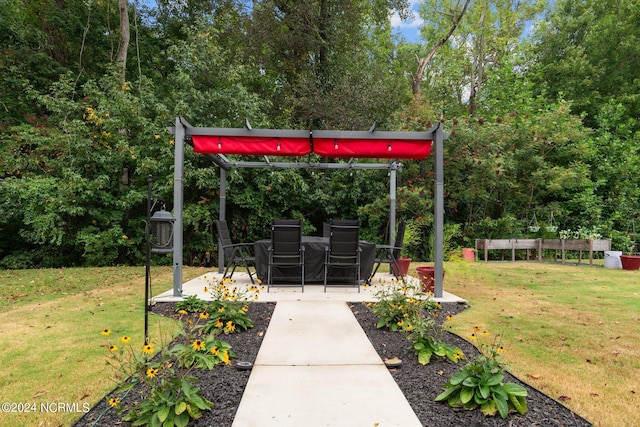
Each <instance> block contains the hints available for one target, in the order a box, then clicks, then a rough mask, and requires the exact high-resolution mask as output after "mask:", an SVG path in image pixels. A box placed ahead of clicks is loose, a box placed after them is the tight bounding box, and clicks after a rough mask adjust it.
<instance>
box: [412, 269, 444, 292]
mask: <svg viewBox="0 0 640 427" xmlns="http://www.w3.org/2000/svg"><path fill="white" fill-rule="evenodd" d="M416 273H418V279H419V280H420V283H422V292H430V293H434V292H435V284H436V272H435V269H434V268H433V267H429V266H420V267H416ZM442 276H443V277H444V270H443V271H442Z"/></svg>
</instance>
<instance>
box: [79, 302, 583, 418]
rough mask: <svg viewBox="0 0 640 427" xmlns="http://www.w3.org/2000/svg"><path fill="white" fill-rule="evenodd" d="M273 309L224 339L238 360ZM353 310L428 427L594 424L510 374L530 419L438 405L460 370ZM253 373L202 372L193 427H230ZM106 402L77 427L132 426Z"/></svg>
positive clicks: (254, 309) (258, 337)
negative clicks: (421, 356) (423, 360)
mask: <svg viewBox="0 0 640 427" xmlns="http://www.w3.org/2000/svg"><path fill="white" fill-rule="evenodd" d="M274 308H275V304H274V303H253V304H251V305H250V309H249V316H250V317H251V319H252V320H253V322H254V324H255V327H254V328H253V329H250V330H249V331H245V332H240V333H235V334H231V335H225V336H223V337H222V339H223V340H225V341H227V342H229V343H230V344H231V345H232V347H233V351H234V352H235V353H236V354H237V355H238V359H236V360H242V361H249V362H253V361H255V358H256V356H257V354H258V350H259V348H260V345H261V343H262V338H263V336H264V333H265V332H266V330H267V326H268V325H269V320H270V319H271V314H272V313H273V309H274ZM465 308H467V306H466V305H465V304H457V303H448V304H443V309H442V311H441V312H440V315H439V319H444V318H445V317H446V316H447V314H449V315H455V314H456V313H459V312H460V311H462V310H464V309H465ZM351 309H352V311H353V313H354V314H355V316H356V318H357V319H358V322H360V325H361V326H362V328H363V329H364V331H365V333H366V334H367V336H368V337H369V340H370V341H371V343H372V344H373V346H374V348H375V349H376V350H377V352H378V354H379V355H380V357H381V358H383V359H384V358H393V357H397V358H399V359H401V360H402V362H403V363H402V366H401V367H400V368H397V369H392V370H391V374H392V375H393V377H394V378H395V380H396V382H397V384H398V386H399V387H400V389H401V390H402V391H403V393H404V394H405V396H406V397H407V400H408V401H409V404H410V405H411V407H412V408H413V410H414V412H415V413H416V415H417V416H418V418H419V419H420V421H421V422H422V424H423V425H424V426H429V427H438V426H443V427H444V426H446V427H449V426H478V427H480V426H513V427H518V426H527V427H530V426H545V427H546V426H566V427H583V426H585V427H586V426H590V425H591V423H589V422H588V421H586V420H585V419H583V418H582V417H580V416H578V415H577V414H575V413H573V412H572V411H571V410H569V409H568V408H566V407H565V406H563V405H562V404H561V403H559V402H557V401H556V400H554V399H552V398H550V397H549V396H546V395H545V394H543V393H541V392H540V391H538V390H536V389H534V388H532V387H530V386H529V385H527V384H525V383H523V382H521V381H520V380H519V379H517V378H515V377H513V376H511V375H510V374H506V375H505V382H515V383H518V384H521V385H523V386H524V387H525V388H526V389H527V391H528V393H529V395H528V397H527V405H528V407H529V412H528V413H527V414H526V415H520V414H517V413H516V414H511V415H510V416H509V417H508V418H507V419H506V420H503V419H502V418H500V417H499V416H497V417H486V416H484V415H483V414H482V413H481V412H480V411H478V410H475V411H466V410H462V409H454V408H451V407H449V406H448V405H446V404H444V403H437V402H434V401H433V400H434V398H435V397H436V396H437V395H438V394H440V392H441V391H442V384H444V383H445V382H446V381H447V379H448V378H449V377H450V376H451V375H453V374H454V373H455V372H457V371H458V370H459V369H460V367H461V365H456V364H454V363H452V362H449V361H447V360H437V359H435V358H433V359H432V361H431V363H429V364H428V365H421V364H419V363H418V361H417V357H416V355H415V353H414V352H413V351H412V350H409V348H408V347H409V342H408V341H407V339H406V338H405V337H404V336H403V335H402V334H401V333H398V332H389V331H386V330H381V329H377V328H376V327H375V324H376V322H377V319H376V318H375V316H374V315H373V314H372V313H371V312H370V311H369V310H368V309H367V308H366V307H365V306H364V305H362V304H360V303H355V304H351ZM152 312H154V313H156V314H160V315H165V316H176V314H175V312H174V304H172V303H159V304H156V305H155V306H154V307H153V309H152ZM444 340H445V341H446V342H448V343H449V344H452V345H455V346H458V347H460V348H461V349H462V351H463V352H464V353H465V355H471V354H474V353H476V354H477V350H476V349H475V347H474V346H473V345H471V344H470V343H468V342H467V341H465V340H463V339H461V338H460V337H458V336H456V335H454V334H451V333H449V332H445V336H444ZM461 363H463V362H461ZM249 374H250V371H241V370H237V369H235V368H234V367H233V366H217V367H216V368H215V369H214V370H213V371H201V372H199V373H198V374H197V375H196V376H197V377H198V378H199V380H200V382H199V383H198V384H197V385H198V386H199V387H200V389H201V390H202V395H203V396H204V397H205V398H207V399H209V400H210V401H212V402H213V410H211V411H205V412H204V413H203V415H202V417H201V418H199V419H198V420H194V421H192V422H191V423H189V425H191V426H216V427H227V426H228V427H230V426H231V424H232V423H233V418H234V416H235V413H236V410H237V408H238V404H239V403H240V399H241V397H242V393H243V392H244V388H245V386H246V384H247V381H248V380H249ZM372 392H374V391H372ZM134 395H135V393H134ZM106 400H107V399H102V400H101V401H100V402H99V403H98V404H97V405H96V406H95V407H94V408H93V409H92V410H91V411H90V412H88V413H86V414H85V415H84V416H83V417H82V418H81V419H80V420H79V421H78V422H77V423H76V424H75V426H76V427H85V426H87V427H88V426H104V427H106V426H109V427H110V426H114V425H122V426H127V425H129V423H125V422H122V421H121V420H120V418H119V417H118V415H117V414H116V412H115V410H113V409H110V408H109V407H108V405H107V403H106Z"/></svg>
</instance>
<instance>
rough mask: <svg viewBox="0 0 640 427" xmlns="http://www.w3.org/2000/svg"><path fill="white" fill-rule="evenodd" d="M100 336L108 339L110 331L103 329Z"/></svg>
mask: <svg viewBox="0 0 640 427" xmlns="http://www.w3.org/2000/svg"><path fill="white" fill-rule="evenodd" d="M100 335H102V336H105V337H108V336H109V335H111V329H105V330H103V331H101V332H100Z"/></svg>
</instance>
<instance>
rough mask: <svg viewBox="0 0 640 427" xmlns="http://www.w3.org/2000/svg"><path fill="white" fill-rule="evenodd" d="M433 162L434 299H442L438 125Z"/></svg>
mask: <svg viewBox="0 0 640 427" xmlns="http://www.w3.org/2000/svg"><path fill="white" fill-rule="evenodd" d="M433 145H434V162H435V170H434V172H435V184H434V186H435V188H434V197H435V207H434V226H435V236H434V246H435V247H434V274H435V276H436V277H435V289H434V291H435V297H436V298H442V293H443V291H444V285H443V271H444V261H443V259H444V258H443V245H444V153H443V150H444V132H443V130H442V125H441V124H439V125H438V128H437V129H436V131H435V138H434V140H433Z"/></svg>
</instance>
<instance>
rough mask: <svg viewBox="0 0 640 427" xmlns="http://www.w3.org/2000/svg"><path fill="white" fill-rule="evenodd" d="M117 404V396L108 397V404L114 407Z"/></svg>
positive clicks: (118, 399)
mask: <svg viewBox="0 0 640 427" xmlns="http://www.w3.org/2000/svg"><path fill="white" fill-rule="evenodd" d="M118 404H120V398H119V397H112V398H110V399H109V406H111V407H112V408H115V407H116V406H118Z"/></svg>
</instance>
